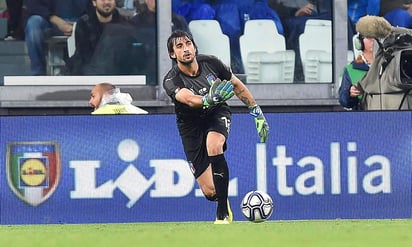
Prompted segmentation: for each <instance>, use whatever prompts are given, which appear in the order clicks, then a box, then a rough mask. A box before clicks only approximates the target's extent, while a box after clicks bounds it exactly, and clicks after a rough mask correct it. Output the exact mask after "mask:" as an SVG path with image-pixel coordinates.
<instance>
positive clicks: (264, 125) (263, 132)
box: [249, 105, 269, 142]
mask: <svg viewBox="0 0 412 247" xmlns="http://www.w3.org/2000/svg"><path fill="white" fill-rule="evenodd" d="M249 113H250V115H252V116H253V117H254V118H255V124H256V130H257V132H258V135H259V137H260V142H266V139H267V138H268V134H269V124H268V122H267V121H266V118H265V116H264V115H263V112H262V109H260V106H258V105H254V106H249Z"/></svg>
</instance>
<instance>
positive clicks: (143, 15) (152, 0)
mask: <svg viewBox="0 0 412 247" xmlns="http://www.w3.org/2000/svg"><path fill="white" fill-rule="evenodd" d="M131 22H132V23H133V24H134V25H136V26H138V27H144V28H154V29H156V0H145V5H143V6H141V11H140V12H139V13H138V14H137V15H135V16H134V17H132V18H131ZM171 25H172V30H173V31H174V30H178V29H179V30H184V31H188V30H189V28H188V25H187V22H186V20H185V18H184V17H183V16H181V15H178V14H176V13H174V12H173V13H172V23H171Z"/></svg>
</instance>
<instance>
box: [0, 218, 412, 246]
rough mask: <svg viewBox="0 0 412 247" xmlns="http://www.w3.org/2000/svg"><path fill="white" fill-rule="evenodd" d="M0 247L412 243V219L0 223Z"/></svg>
mask: <svg viewBox="0 0 412 247" xmlns="http://www.w3.org/2000/svg"><path fill="white" fill-rule="evenodd" d="M0 246H7V247H14V246H25V247H36V246H38V247H50V246H56V247H57V246H58V247H65V246H67V247H77V246H82V247H83V246H84V247H97V246H99V247H104V246H113V247H117V246H119V247H120V246H148V247H150V246H168V247H171V246H190V247H200V246H208V247H213V246H220V247H226V246H241V247H243V246H251V247H261V246H262V247H264V246H276V247H278V246H279V247H283V246H285V247H286V246H287V247H302V246H305V247H307V246H313V247H315V246H316V247H321V246H325V247H334V246H340V247H346V246H347V247H357V246H359V247H365V246H373V247H381V246H382V247H388V246H396V247H403V246H405V247H410V246H412V220H326V221H318V220H311V221H309V220H308V221H266V222H263V223H251V222H243V221H242V222H234V223H233V224H232V225H213V223H212V222H181V223H169V222H167V223H127V224H62V225H13V226H0Z"/></svg>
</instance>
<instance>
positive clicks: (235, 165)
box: [0, 112, 412, 224]
mask: <svg viewBox="0 0 412 247" xmlns="http://www.w3.org/2000/svg"><path fill="white" fill-rule="evenodd" d="M266 118H267V119H268V122H269V124H270V127H271V132H270V138H269V140H268V142H267V143H266V144H259V143H258V137H257V133H256V129H255V126H254V121H253V118H252V117H250V116H249V115H248V114H234V115H233V119H232V130H231V133H230V137H229V139H228V151H227V152H226V153H225V157H226V159H227V161H228V164H229V168H230V178H231V180H230V185H229V199H230V202H231V205H232V209H233V211H234V219H235V220H244V218H243V216H242V214H241V211H240V206H239V205H240V201H241V200H242V197H243V195H245V194H246V193H247V192H248V191H250V190H255V189H260V190H264V191H266V192H267V193H268V194H269V195H270V196H271V197H272V199H273V201H274V204H275V209H274V213H273V215H272V217H271V219H273V220H291V219H292V220H293V219H297V220H299V219H336V218H348V219H351V218H356V219H358V218H361V219H369V218H374V219H379V218H411V216H412V213H411V212H412V197H411V191H412V183H411V181H412V165H411V164H412V162H411V150H412V149H411V134H412V131H411V127H412V126H411V122H412V121H411V113H409V112H368V113H366V112H362V113H360V112H358V113H355V112H347V113H346V112H345V113H342V112H341V113H285V114H266ZM0 146H1V149H0V156H1V157H2V160H1V167H2V168H1V169H0V175H1V178H0V223H1V224H47V223H110V222H113V223H115V222H152V221H213V220H214V218H215V211H216V208H215V204H214V203H211V202H209V201H207V200H206V199H205V198H204V197H203V195H202V193H201V192H200V190H199V187H198V186H197V184H196V181H195V179H194V177H193V175H192V174H191V172H190V169H189V166H188V164H187V162H186V159H185V156H184V152H183V148H182V144H181V141H180V137H179V134H178V131H177V128H176V123H175V116H174V115H169V114H165V115H132V116H129V115H127V116H125V115H122V116H31V117H1V118H0Z"/></svg>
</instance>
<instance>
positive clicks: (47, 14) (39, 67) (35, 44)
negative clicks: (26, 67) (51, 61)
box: [25, 0, 91, 75]
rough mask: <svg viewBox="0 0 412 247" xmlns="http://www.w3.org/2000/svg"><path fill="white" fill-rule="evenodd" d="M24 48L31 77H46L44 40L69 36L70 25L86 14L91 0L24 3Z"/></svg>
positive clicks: (32, 0)
mask: <svg viewBox="0 0 412 247" xmlns="http://www.w3.org/2000/svg"><path fill="white" fill-rule="evenodd" d="M26 6H27V12H28V19H27V23H26V28H25V39H26V45H27V49H28V53H29V57H30V61H31V73H32V75H46V74H47V69H46V56H45V48H44V47H45V41H46V40H47V38H48V37H49V36H52V35H65V36H69V35H71V33H72V29H73V22H75V21H77V20H78V18H79V17H80V16H82V15H83V14H85V13H86V12H87V10H88V8H89V7H90V6H91V1H90V0H27V2H26Z"/></svg>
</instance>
